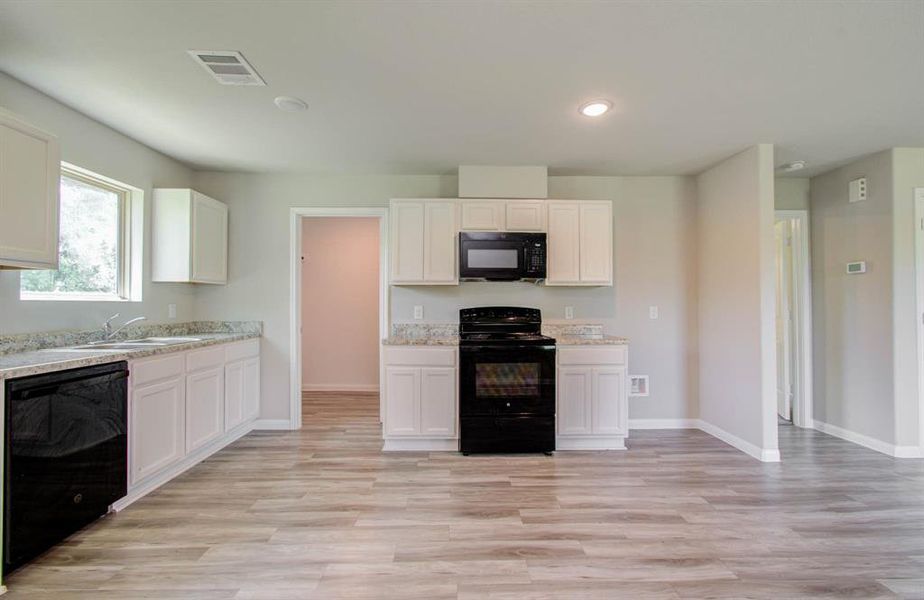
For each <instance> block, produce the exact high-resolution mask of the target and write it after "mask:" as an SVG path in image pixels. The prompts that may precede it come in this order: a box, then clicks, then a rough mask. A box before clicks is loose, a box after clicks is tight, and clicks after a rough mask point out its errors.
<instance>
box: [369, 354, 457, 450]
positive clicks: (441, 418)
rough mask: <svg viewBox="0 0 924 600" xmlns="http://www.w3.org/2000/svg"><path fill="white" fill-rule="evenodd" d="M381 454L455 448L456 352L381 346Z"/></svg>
mask: <svg viewBox="0 0 924 600" xmlns="http://www.w3.org/2000/svg"><path fill="white" fill-rule="evenodd" d="M383 357H384V361H385V365H384V372H385V378H384V387H383V390H382V392H383V394H384V406H385V411H384V421H385V422H384V434H385V436H384V437H385V447H384V449H385V450H457V449H458V445H459V444H458V426H457V422H458V403H457V396H458V392H457V390H458V386H459V383H458V375H457V369H456V365H457V361H458V357H457V351H456V349H455V348H440V347H426V346H393V347H389V346H386V347H385V349H384V352H383Z"/></svg>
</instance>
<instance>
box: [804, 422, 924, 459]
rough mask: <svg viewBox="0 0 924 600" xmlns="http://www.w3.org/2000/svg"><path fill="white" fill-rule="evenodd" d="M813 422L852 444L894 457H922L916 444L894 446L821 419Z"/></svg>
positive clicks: (816, 426)
mask: <svg viewBox="0 0 924 600" xmlns="http://www.w3.org/2000/svg"><path fill="white" fill-rule="evenodd" d="M814 424H815V429H817V430H818V431H820V432H822V433H827V434H828V435H833V436H834V437H837V438H841V439H842V440H847V441H848V442H853V443H854V444H858V445H860V446H863V447H864V448H869V449H870V450H875V451H876V452H881V453H883V454H885V455H888V456H892V457H894V458H921V457H922V452H921V448H919V447H918V446H896V445H895V444H890V443H888V442H883V441H882V440H877V439H876V438H872V437H870V436H868V435H863V434H862V433H857V432H856V431H850V430H849V429H844V428H843V427H838V426H837V425H832V424H830V423H825V422H823V421H818V420H816V421H815V423H814Z"/></svg>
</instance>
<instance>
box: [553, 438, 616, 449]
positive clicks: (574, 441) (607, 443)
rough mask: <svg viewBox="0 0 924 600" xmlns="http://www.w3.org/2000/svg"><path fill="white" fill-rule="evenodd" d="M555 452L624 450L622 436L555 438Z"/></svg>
mask: <svg viewBox="0 0 924 600" xmlns="http://www.w3.org/2000/svg"><path fill="white" fill-rule="evenodd" d="M555 449H556V450H625V449H626V436H624V435H589V436H574V437H571V436H556V437H555Z"/></svg>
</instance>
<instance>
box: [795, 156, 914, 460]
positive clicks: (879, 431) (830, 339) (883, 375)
mask: <svg viewBox="0 0 924 600" xmlns="http://www.w3.org/2000/svg"><path fill="white" fill-rule="evenodd" d="M857 177H866V180H867V190H868V192H867V194H868V198H867V200H866V201H865V202H858V203H855V204H850V203H849V202H848V198H847V194H848V183H849V182H850V181H851V180H852V179H855V178H857ZM892 185H893V182H892V152H891V151H890V150H887V151H884V152H880V153H878V154H874V155H872V156H869V157H866V158H863V159H861V160H858V161H856V162H854V163H851V164H849V165H846V166H844V167H841V168H839V169H836V170H834V171H831V172H829V173H825V174H823V175H818V176H816V177H813V178H812V183H811V194H812V201H811V223H812V224H811V228H812V277H813V285H812V302H813V318H812V320H813V327H814V333H813V338H814V339H813V345H814V370H815V374H814V382H815V383H814V388H815V389H814V392H813V393H814V403H815V405H814V413H815V414H814V417H815V420H816V421H821V422H822V423H828V424H830V425H834V426H836V427H840V428H842V429H846V430H848V431H852V432H855V433H859V434H861V435H865V436H868V437H871V438H874V439H877V440H881V441H883V442H887V443H890V444H891V443H894V442H895V420H894V405H893V397H894V389H893V372H892V369H893V346H892V323H893V320H892V319H893V317H892V218H893V215H892V195H893V191H892ZM912 220H913V219H912ZM912 256H913V255H912ZM857 260H865V261H866V263H867V272H866V273H864V274H862V275H847V274H846V267H847V263H848V262H852V261H857ZM912 260H913V258H912Z"/></svg>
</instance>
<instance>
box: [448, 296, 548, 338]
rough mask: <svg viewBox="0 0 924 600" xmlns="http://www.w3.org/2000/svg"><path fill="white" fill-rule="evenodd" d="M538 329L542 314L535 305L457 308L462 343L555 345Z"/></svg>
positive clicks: (540, 327)
mask: <svg viewBox="0 0 924 600" xmlns="http://www.w3.org/2000/svg"><path fill="white" fill-rule="evenodd" d="M541 329H542V316H541V313H540V312H539V310H538V309H535V308H519V307H512V306H486V307H481V308H463V309H462V310H460V311H459V341H460V344H462V345H463V346H466V345H472V344H479V345H494V344H497V345H506V344H519V345H543V346H549V345H554V344H555V339H554V338H550V337H548V336H545V335H542V333H541Z"/></svg>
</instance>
